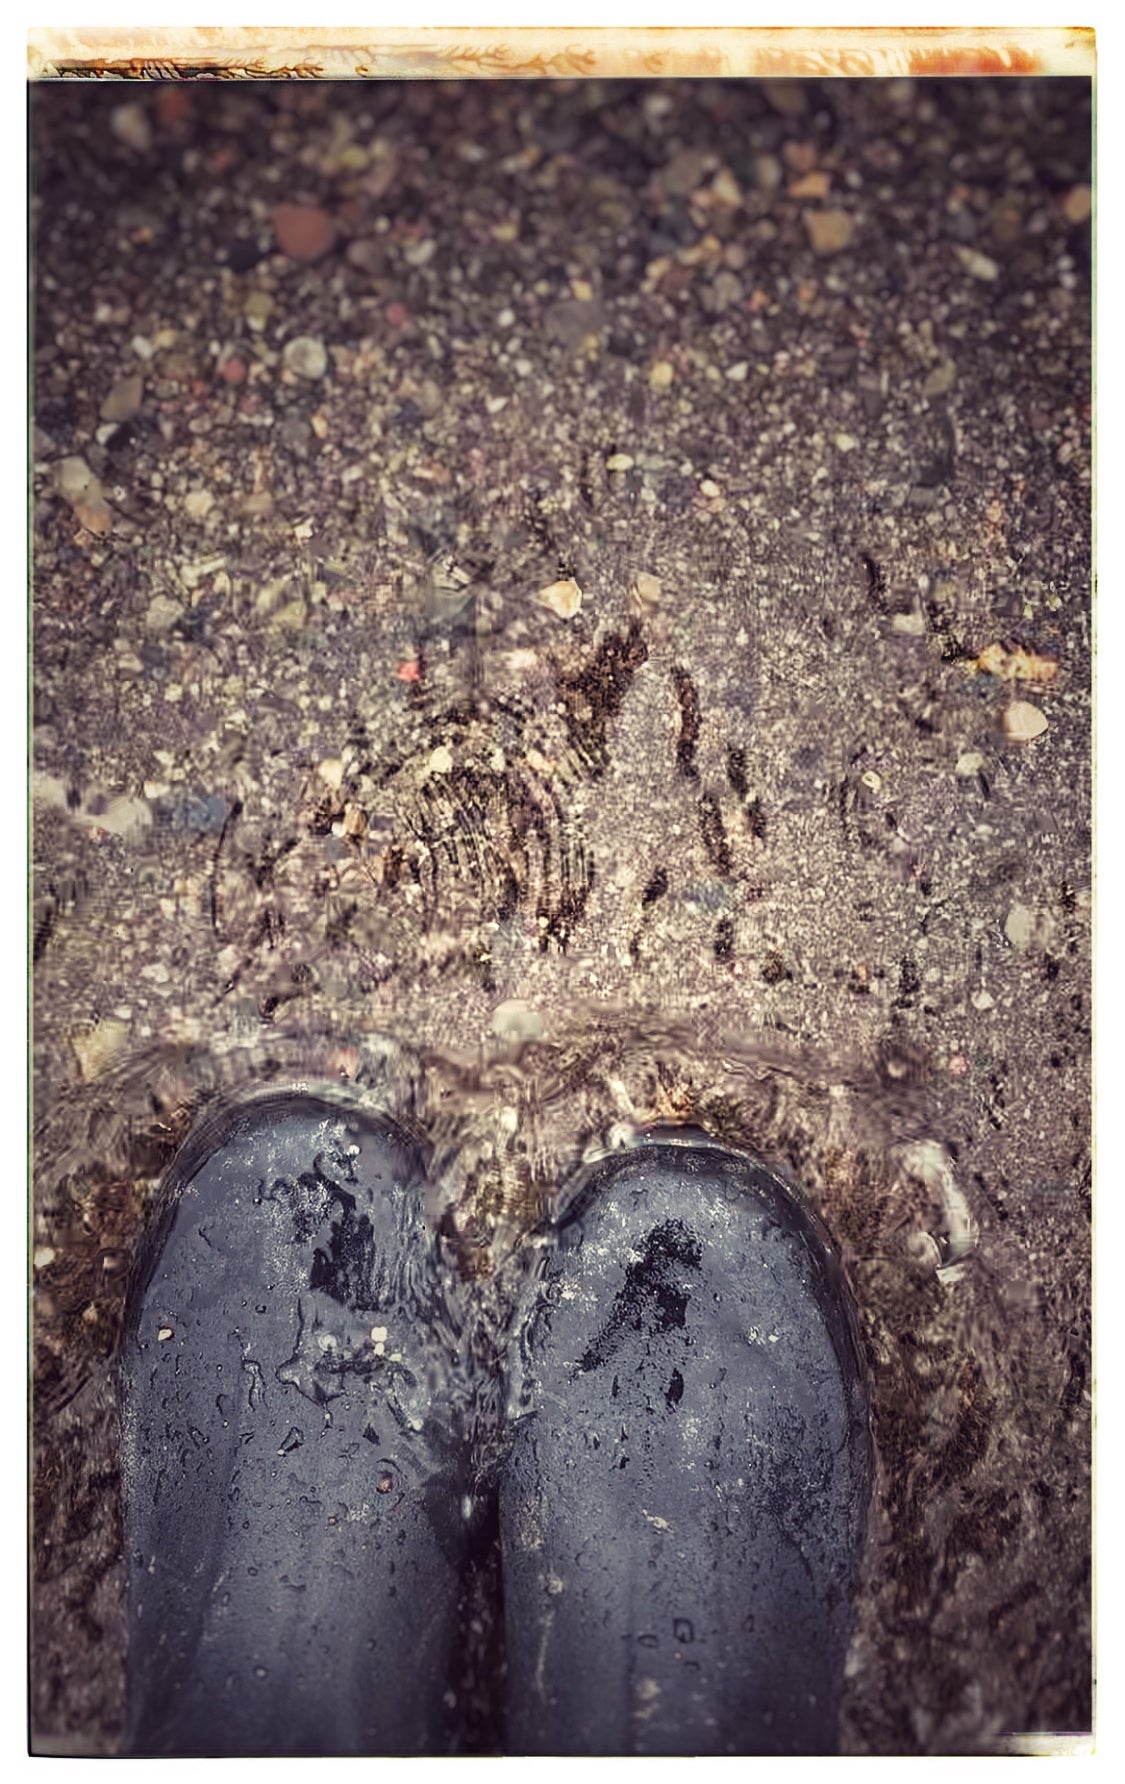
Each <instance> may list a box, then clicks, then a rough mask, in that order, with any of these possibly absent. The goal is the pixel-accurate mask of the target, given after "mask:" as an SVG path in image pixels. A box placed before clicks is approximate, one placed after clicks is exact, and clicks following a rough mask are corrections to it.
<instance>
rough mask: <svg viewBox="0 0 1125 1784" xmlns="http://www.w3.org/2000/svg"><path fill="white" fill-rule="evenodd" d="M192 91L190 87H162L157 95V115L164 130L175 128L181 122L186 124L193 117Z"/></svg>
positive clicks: (177, 85)
mask: <svg viewBox="0 0 1125 1784" xmlns="http://www.w3.org/2000/svg"><path fill="white" fill-rule="evenodd" d="M192 103H193V101H192V91H191V88H190V87H187V86H180V85H179V84H178V83H177V84H176V85H174V86H167V87H161V89H160V92H159V93H158V94H157V97H156V115H157V117H158V119H159V120H160V125H161V128H162V129H164V130H175V129H176V128H177V127H178V126H179V125H180V124H186V123H187V121H188V119H189V118H190V117H191V108H192Z"/></svg>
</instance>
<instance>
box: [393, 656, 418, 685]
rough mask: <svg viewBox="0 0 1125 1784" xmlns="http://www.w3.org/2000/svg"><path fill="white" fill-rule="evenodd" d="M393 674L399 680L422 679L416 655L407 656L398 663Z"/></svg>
mask: <svg viewBox="0 0 1125 1784" xmlns="http://www.w3.org/2000/svg"><path fill="white" fill-rule="evenodd" d="M395 674H396V675H397V676H398V679H399V680H400V681H420V680H421V679H422V671H421V668H420V666H419V664H418V659H417V658H416V657H409V658H408V659H407V661H406V662H405V663H400V664H399V666H398V668H397V669H396V670H395Z"/></svg>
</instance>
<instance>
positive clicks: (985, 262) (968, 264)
mask: <svg viewBox="0 0 1125 1784" xmlns="http://www.w3.org/2000/svg"><path fill="white" fill-rule="evenodd" d="M954 253H955V254H956V256H957V258H958V260H959V261H960V262H961V265H962V266H963V267H964V269H965V271H966V272H967V273H968V275H969V277H970V278H972V279H981V280H983V281H984V282H985V283H986V284H991V283H992V281H993V280H995V279H998V278H999V277H1000V268H999V266H998V265H997V264H996V261H995V260H993V258H992V256H991V254H982V253H981V251H980V249H979V248H955V249H954Z"/></svg>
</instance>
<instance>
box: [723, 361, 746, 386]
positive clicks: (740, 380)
mask: <svg viewBox="0 0 1125 1784" xmlns="http://www.w3.org/2000/svg"><path fill="white" fill-rule="evenodd" d="M749 376H750V361H749V360H748V359H740V360H739V361H738V364H737V365H728V367H727V377H728V378H729V379H730V381H731V383H732V384H745V382H746V380H747V378H748V377H749Z"/></svg>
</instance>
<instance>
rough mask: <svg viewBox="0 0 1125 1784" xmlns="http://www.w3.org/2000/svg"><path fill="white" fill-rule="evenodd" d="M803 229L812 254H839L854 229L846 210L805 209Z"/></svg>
mask: <svg viewBox="0 0 1125 1784" xmlns="http://www.w3.org/2000/svg"><path fill="white" fill-rule="evenodd" d="M804 218H805V230H806V232H807V234H808V238H809V245H810V246H811V248H812V251H813V253H814V254H839V253H840V251H841V249H843V248H846V247H847V245H848V243H849V242H850V241H851V239H852V235H853V233H854V231H855V224H854V222H853V221H852V219H851V217H850V216H849V215H848V213H847V211H806V212H805V213H804Z"/></svg>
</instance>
